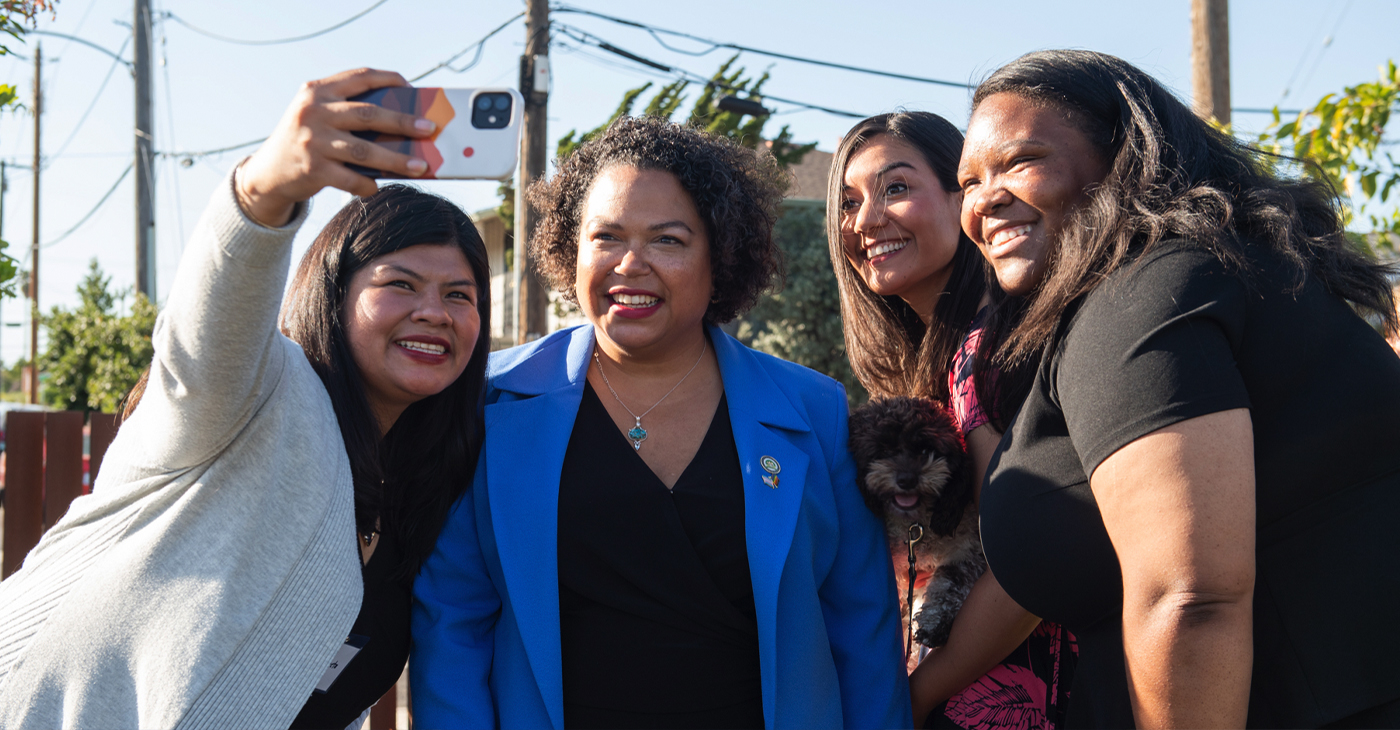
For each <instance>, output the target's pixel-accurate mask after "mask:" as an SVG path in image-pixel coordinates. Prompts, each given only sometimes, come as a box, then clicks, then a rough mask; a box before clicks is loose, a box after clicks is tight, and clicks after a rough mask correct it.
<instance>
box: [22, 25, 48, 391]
mask: <svg viewBox="0 0 1400 730" xmlns="http://www.w3.org/2000/svg"><path fill="white" fill-rule="evenodd" d="M43 72H44V49H43V47H42V46H40V45H38V44H35V46H34V236H33V239H32V241H33V242H32V243H31V244H30V249H29V368H28V371H29V382H28V383H26V385H27V386H29V387H28V388H26V390H27V391H28V393H29V397H28V401H29V402H30V403H31V404H32V403H38V402H39V367H38V361H39V172H40V171H41V170H43V168H44V166H43V160H41V159H40V157H39V130H40V124H39V120H40V118H41V117H42V115H43V112H44V92H43V88H44V87H43Z"/></svg>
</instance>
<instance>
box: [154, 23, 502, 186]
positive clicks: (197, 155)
mask: <svg viewBox="0 0 1400 730" xmlns="http://www.w3.org/2000/svg"><path fill="white" fill-rule="evenodd" d="M371 10H373V8H371ZM366 12H368V11H366ZM524 16H525V13H517V14H515V15H513V16H511V18H510V19H509V20H507V21H506V22H504V23H501V24H500V25H498V26H496V28H495V29H494V30H492V31H491V32H490V33H487V34H486V35H484V36H482V37H481V39H480V40H478V41H476V42H475V43H473V44H471V45H469V46H467V47H466V48H463V49H462V50H460V51H458V52H457V53H456V54H454V55H453V56H452V57H450V58H448V59H447V60H446V61H442V62H441V63H439V64H437V65H436V66H433V67H432V68H430V69H428V70H427V71H424V72H423V73H421V74H418V75H417V76H414V77H413V78H411V79H409V80H408V81H409V83H413V82H416V81H420V80H422V79H423V78H424V77H426V76H428V75H429V74H432V73H434V72H436V71H439V70H441V69H444V68H445V69H447V70H449V71H455V72H457V73H461V72H463V71H466V70H467V69H469V68H471V67H472V66H475V65H476V64H477V62H479V61H480V60H481V49H482V48H483V47H484V45H485V43H486V41H488V40H490V39H491V37H492V36H494V35H496V34H497V33H500V32H501V31H503V30H505V29H506V28H508V27H510V24H511V23H514V22H515V21H517V20H519V19H520V18H522V17H524ZM472 49H476V57H475V58H474V59H472V60H471V62H469V63H468V64H467V65H465V66H462V67H461V68H453V67H452V62H453V61H456V60H457V59H459V58H461V57H462V56H464V55H466V54H467V53H468V52H470V51H471V50H472ZM265 141H267V137H259V138H257V139H253V140H249V141H247V142H240V143H239V144H235V145H229V146H227V147H219V148H218V149H212V150H201V151H198V152H160V153H157V154H158V155H159V156H161V157H183V158H185V159H189V160H196V159H202V158H205V157H212V156H214V155H218V154H223V153H224V152H233V151H234V150H241V149H243V148H244V147H252V146H253V145H255V144H262V143H263V142H265Z"/></svg>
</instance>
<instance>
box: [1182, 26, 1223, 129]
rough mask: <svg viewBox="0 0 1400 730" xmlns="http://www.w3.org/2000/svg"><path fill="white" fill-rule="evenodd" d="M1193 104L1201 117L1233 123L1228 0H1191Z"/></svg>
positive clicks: (1197, 114)
mask: <svg viewBox="0 0 1400 730" xmlns="http://www.w3.org/2000/svg"><path fill="white" fill-rule="evenodd" d="M1191 106H1192V109H1193V111H1195V112H1196V116H1199V117H1200V118H1202V119H1205V120H1210V119H1215V121H1216V122H1218V123H1219V124H1222V125H1223V124H1229V123H1230V8H1229V0H1191Z"/></svg>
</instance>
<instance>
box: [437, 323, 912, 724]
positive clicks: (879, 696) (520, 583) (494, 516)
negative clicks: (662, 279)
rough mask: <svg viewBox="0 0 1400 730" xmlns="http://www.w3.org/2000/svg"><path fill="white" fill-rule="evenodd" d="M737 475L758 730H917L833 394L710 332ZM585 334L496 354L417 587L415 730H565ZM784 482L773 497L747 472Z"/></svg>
mask: <svg viewBox="0 0 1400 730" xmlns="http://www.w3.org/2000/svg"><path fill="white" fill-rule="evenodd" d="M710 337H711V340H712V341H713V343H714V349H715V355H716V356H717V357H718V360H719V369H720V374H721V376H722V377H723V380H724V391H725V394H726V396H727V397H728V403H729V417H730V420H731V422H732V424H733V428H734V443H735V445H736V446H737V447H738V451H739V460H740V464H741V466H742V471H743V475H744V520H745V525H744V534H745V538H746V540H747V544H748V556H749V570H750V572H751V573H752V579H753V594H754V606H755V608H756V609H757V618H758V637H759V660H760V669H761V674H762V684H763V716H764V720H765V724H766V725H767V727H769V728H838V727H848V728H890V727H911V726H912V724H913V723H912V721H911V719H910V708H909V684H908V680H907V678H906V676H905V671H904V661H903V646H902V645H901V642H900V621H899V608H898V598H897V595H896V591H895V586H894V575H893V570H892V568H891V562H890V557H889V553H888V552H887V548H886V547H885V541H884V537H883V536H882V530H881V528H880V524H879V522H878V521H877V520H876V519H875V517H874V515H872V514H871V513H870V511H869V510H868V509H866V507H865V504H864V503H863V502H862V501H861V497H860V495H859V493H858V492H857V490H856V484H855V465H854V463H853V462H852V461H851V457H850V454H849V453H848V451H847V449H846V415H847V406H846V396H845V391H844V389H843V388H842V387H841V385H840V384H839V383H836V382H835V381H833V380H831V379H830V378H827V377H826V376H823V375H819V374H817V373H815V372H813V371H811V370H808V369H806V368H804V367H801V366H799V365H794V364H792V363H789V362H785V361H783V360H779V359H777V358H774V357H772V356H769V355H764V354H762V353H759V352H756V351H754V350H751V349H749V348H747V347H744V346H743V345H741V344H739V342H738V341H736V340H734V339H733V338H731V337H730V336H728V335H726V334H724V333H723V332H721V331H720V330H719V329H718V328H711V329H710ZM592 351H593V329H592V327H590V326H583V327H577V328H574V329H572V330H565V331H562V332H556V333H554V334H552V335H550V336H549V337H546V338H543V339H541V340H537V341H535V342H533V343H530V344H529V345H525V346H522V347H517V348H514V349H511V350H506V351H504V352H498V353H493V354H492V356H491V363H490V367H489V370H488V376H487V380H488V385H487V393H486V405H485V424H486V438H485V443H484V445H483V447H482V452H481V456H480V459H479V460H478V463H477V468H476V474H475V477H474V481H473V483H472V488H471V490H470V491H469V492H468V493H467V494H466V495H465V496H464V497H462V499H461V500H459V501H458V503H457V504H456V506H455V507H454V508H453V511H452V513H451V515H450V516H449V517H448V520H447V524H446V525H445V526H444V527H443V530H442V534H441V536H440V537H439V538H438V542H437V548H436V549H435V550H434V552H433V554H432V555H431V556H430V557H429V558H428V560H427V562H426V563H425V564H424V566H423V570H422V572H421V573H420V574H419V575H418V578H417V580H416V582H415V584H414V592H413V596H414V602H413V654H412V659H411V661H410V663H409V671H410V678H411V680H412V682H413V688H412V696H413V717H414V724H415V725H417V726H419V727H425V728H457V727H460V728H486V727H503V728H512V729H514V728H555V730H561V729H562V728H563V727H564V699H563V670H562V669H561V665H560V658H559V578H558V565H557V536H558V517H559V506H558V500H559V476H560V472H561V470H562V469H563V464H564V452H565V450H566V449H567V447H568V443H569V436H570V434H571V433H572V431H573V427H574V420H575V418H576V417H577V415H578V409H579V404H580V403H581V402H582V399H583V386H584V382H585V376H586V374H587V370H588V365H589V362H590V355H591V353H592ZM764 456H771V457H773V458H775V459H777V460H778V462H779V463H780V464H781V468H782V471H781V473H780V474H779V482H778V486H777V487H776V488H771V487H769V486H767V485H766V484H765V483H764V482H763V480H762V477H763V476H764V475H765V474H766V472H765V471H764V470H763V469H762V468H761V467H760V465H759V460H760V459H761V458H762V457H764Z"/></svg>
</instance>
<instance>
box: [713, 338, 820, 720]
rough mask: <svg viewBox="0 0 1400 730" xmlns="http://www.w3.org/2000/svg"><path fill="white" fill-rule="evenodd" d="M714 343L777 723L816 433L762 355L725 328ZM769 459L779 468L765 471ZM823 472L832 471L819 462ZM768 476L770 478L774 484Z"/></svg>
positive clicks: (767, 711) (767, 692)
mask: <svg viewBox="0 0 1400 730" xmlns="http://www.w3.org/2000/svg"><path fill="white" fill-rule="evenodd" d="M710 336H711V340H712V341H713V342H714V344H715V355H716V356H717V357H718V359H719V369H720V375H721V376H722V377H723V378H724V393H725V397H726V398H727V399H728V401H729V419H730V422H731V424H732V427H733V430H734V445H735V447H736V448H737V449H738V452H739V465H740V469H741V471H742V474H743V479H744V537H745V540H746V541H747V543H748V555H749V573H750V575H751V580H752V582H753V594H754V608H755V610H756V612H757V620H758V641H759V662H760V665H761V670H762V676H763V712H764V715H765V718H766V720H767V724H768V726H769V727H772V725H773V707H774V703H775V701H776V691H777V685H776V684H775V681H776V680H775V678H776V677H777V676H778V666H777V658H778V643H777V642H778V640H777V630H778V588H779V584H780V583H781V582H782V576H783V566H784V565H785V564H786V563H787V557H788V552H789V550H790V548H791V547H792V540H793V533H794V530H795V529H796V526H797V516H798V512H799V511H800V510H801V506H802V496H803V491H804V487H805V485H806V483H807V472H808V468H809V466H810V464H809V462H810V458H809V456H808V454H807V452H806V450H804V449H803V448H802V447H801V446H800V445H799V444H798V443H795V441H796V440H798V439H800V438H801V437H802V436H803V435H804V434H806V433H808V432H810V431H811V426H810V424H809V423H808V422H807V419H806V416H805V415H803V414H800V413H799V412H798V411H797V410H796V409H795V408H794V407H793V404H792V402H791V401H790V400H788V398H787V396H786V395H785V394H784V392H783V390H782V389H780V388H779V387H778V384H777V383H776V382H774V380H773V377H772V375H770V374H769V371H768V370H767V369H766V368H765V367H764V366H763V364H762V363H761V362H760V360H759V356H758V355H757V354H755V353H754V352H753V351H752V350H750V349H748V348H747V347H744V346H743V345H741V344H739V342H738V341H736V340H734V339H733V338H731V337H730V336H729V335H726V334H724V332H722V331H720V330H719V329H718V328H711V330H710ZM765 457H768V458H771V459H772V461H770V462H768V463H769V465H770V466H773V465H776V466H777V468H778V472H777V473H776V474H771V473H770V472H769V470H768V469H765V468H764V461H765ZM815 468H817V469H821V468H824V467H823V465H820V464H818V465H816V467H815ZM764 477H770V480H771V481H766V480H765V479H764Z"/></svg>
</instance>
